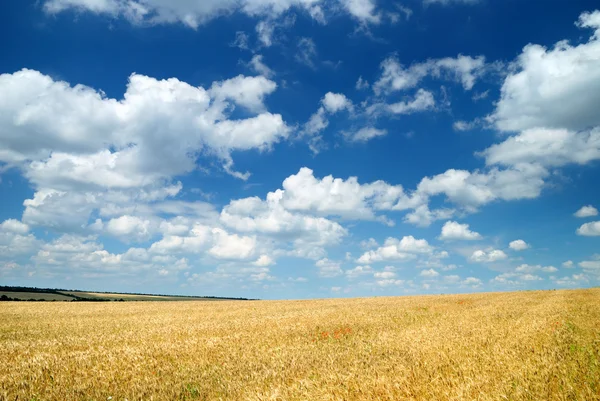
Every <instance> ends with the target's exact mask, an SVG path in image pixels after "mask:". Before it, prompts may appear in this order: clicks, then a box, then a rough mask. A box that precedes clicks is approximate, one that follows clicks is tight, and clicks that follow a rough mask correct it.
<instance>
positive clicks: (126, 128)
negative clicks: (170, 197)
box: [0, 70, 289, 189]
mask: <svg viewBox="0 0 600 401" xmlns="http://www.w3.org/2000/svg"><path fill="white" fill-rule="evenodd" d="M275 88H276V84H275V83H274V82H272V81H269V80H267V79H266V78H264V77H243V76H241V75H240V76H238V77H235V78H233V79H231V80H224V81H220V82H215V83H214V84H213V86H212V87H211V88H210V89H209V90H205V89H204V88H202V87H194V86H191V85H189V84H187V83H185V82H181V81H179V80H177V79H175V78H170V79H166V80H157V79H154V78H151V77H147V76H144V75H139V74H132V75H131V76H130V77H129V83H128V85H127V90H126V92H125V95H124V97H123V99H122V100H116V99H110V98H106V97H105V96H104V95H103V93H102V92H99V91H96V90H94V89H92V88H89V87H85V86H83V85H76V86H74V87H72V86H70V85H69V84H68V83H66V82H61V81H54V80H53V79H52V78H50V77H48V76H46V75H43V74H41V73H39V72H37V71H33V70H21V71H19V72H16V73H14V74H2V75H0V91H1V92H2V93H3V96H2V99H1V100H0V128H1V130H0V132H2V134H0V145H1V146H0V147H1V148H2V150H1V151H0V161H3V162H5V163H8V164H12V165H17V166H20V167H21V168H23V169H24V171H25V175H26V176H27V177H28V178H29V179H30V180H31V181H32V182H34V183H36V184H38V185H40V184H46V183H50V184H52V187H51V188H55V189H61V186H62V187H65V186H69V187H70V186H71V185H73V184H79V185H94V186H97V187H104V188H106V187H108V188H111V187H117V188H131V187H139V186H146V185H150V184H152V183H154V182H156V181H160V180H164V179H169V178H171V177H173V176H175V175H180V174H184V173H187V172H189V171H191V170H193V169H194V167H195V161H196V158H197V157H198V154H199V153H200V152H201V151H203V150H204V151H205V152H207V153H209V154H213V155H215V156H217V157H219V158H220V159H222V160H223V163H224V166H225V167H226V168H228V169H231V167H232V166H233V161H232V159H231V155H230V152H232V151H234V150H248V149H260V150H267V149H269V148H270V147H271V146H272V145H273V144H274V143H276V142H278V141H280V140H282V139H285V138H286V137H287V135H288V133H289V128H288V127H287V126H286V124H285V123H284V122H283V119H282V118H281V116H280V115H277V114H271V113H269V112H267V111H263V109H264V104H263V99H264V97H265V96H266V95H268V94H269V93H272V92H273V91H274V90H275ZM235 105H239V106H241V107H245V108H247V109H249V110H251V111H253V112H255V115H253V116H252V117H248V118H245V119H237V120H233V119H228V118H227V117H228V114H227V113H226V110H228V109H230V108H231V106H235ZM24 138H27V140H25V139H24ZM30 161H31V162H30ZM230 171H231V170H230ZM91 172H93V174H91Z"/></svg>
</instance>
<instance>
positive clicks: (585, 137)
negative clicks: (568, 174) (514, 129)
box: [480, 128, 600, 167]
mask: <svg viewBox="0 0 600 401" xmlns="http://www.w3.org/2000/svg"><path fill="white" fill-rule="evenodd" d="M480 154H481V155H483V156H485V159H486V164H488V165H494V164H500V165H504V166H512V165H518V164H519V163H535V164H538V165H541V166H546V167H562V166H565V165H567V164H587V163H589V162H590V161H593V160H598V159H600V128H594V129H592V130H586V131H580V132H575V131H569V130H566V129H547V128H531V129H528V130H525V131H523V132H521V133H519V134H518V135H515V136H512V137H510V138H508V139H506V140H505V141H503V142H501V143H498V144H495V145H492V146H490V147H489V148H488V149H486V150H485V151H483V152H481V153H480Z"/></svg>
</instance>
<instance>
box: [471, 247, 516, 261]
mask: <svg viewBox="0 0 600 401" xmlns="http://www.w3.org/2000/svg"><path fill="white" fill-rule="evenodd" d="M506 258H508V256H507V255H506V253H504V251H501V250H499V249H492V250H490V251H483V250H481V249H479V250H477V251H475V252H473V254H472V255H471V257H470V258H469V259H470V260H471V261H472V262H477V263H493V262H497V261H499V260H504V259H506Z"/></svg>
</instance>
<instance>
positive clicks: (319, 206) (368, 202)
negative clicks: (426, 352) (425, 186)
mask: <svg viewBox="0 0 600 401" xmlns="http://www.w3.org/2000/svg"><path fill="white" fill-rule="evenodd" d="M278 196H280V197H281V204H282V205H283V206H284V207H285V208H286V209H288V210H291V211H302V212H311V213H316V214H319V215H324V216H340V217H343V218H347V219H352V220H377V219H380V220H381V218H380V217H378V216H377V215H376V214H375V211H377V210H390V209H392V208H393V207H394V206H395V205H396V204H397V203H398V201H399V200H400V199H403V196H404V193H403V189H402V186H400V185H396V186H393V185H389V184H387V183H385V182H383V181H375V182H372V183H368V184H360V183H359V182H358V179H357V178H356V177H349V178H348V179H346V180H344V179H341V178H334V177H333V176H331V175H329V176H326V177H323V178H321V179H319V178H316V177H315V176H314V174H313V171H312V170H311V169H308V168H306V167H303V168H301V169H300V171H299V172H298V173H297V174H294V175H291V176H289V177H288V178H286V179H285V180H284V181H283V190H282V191H281V193H280V195H278Z"/></svg>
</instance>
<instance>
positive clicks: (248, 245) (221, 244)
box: [208, 228, 256, 259]
mask: <svg viewBox="0 0 600 401" xmlns="http://www.w3.org/2000/svg"><path fill="white" fill-rule="evenodd" d="M212 234H213V236H215V237H216V241H215V245H214V246H213V247H212V248H210V249H209V251H208V253H209V254H211V255H212V256H214V257H215V258H218V259H247V258H249V257H251V256H252V255H253V254H254V251H255V248H256V237H248V236H240V235H237V234H228V233H227V232H226V231H225V230H223V229H220V228H213V229H212Z"/></svg>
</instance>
